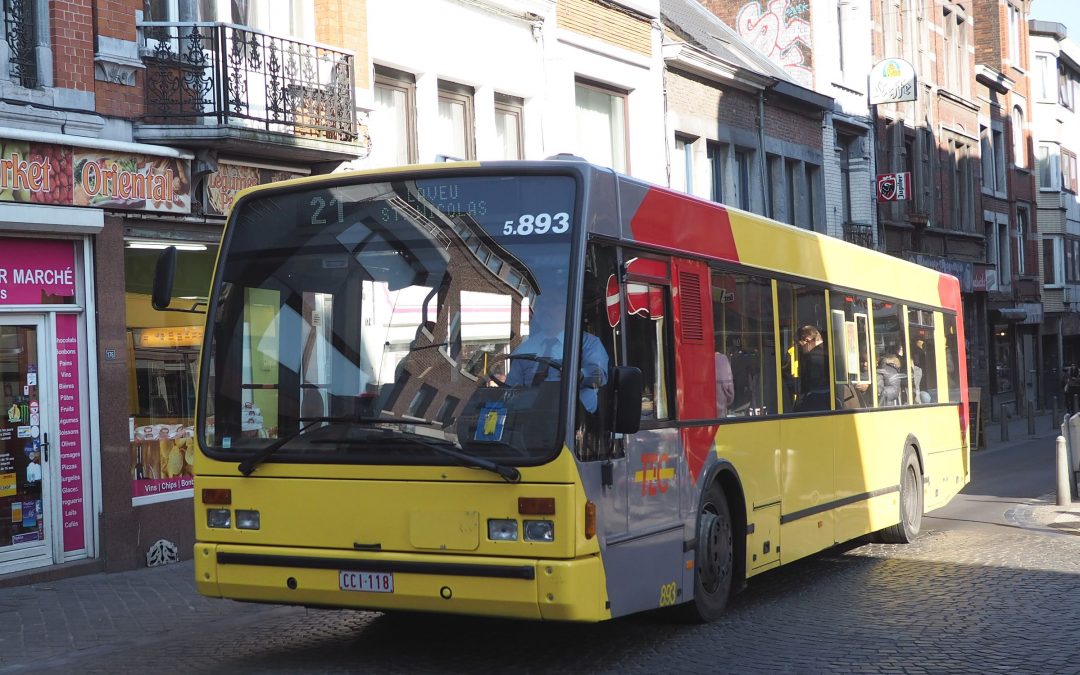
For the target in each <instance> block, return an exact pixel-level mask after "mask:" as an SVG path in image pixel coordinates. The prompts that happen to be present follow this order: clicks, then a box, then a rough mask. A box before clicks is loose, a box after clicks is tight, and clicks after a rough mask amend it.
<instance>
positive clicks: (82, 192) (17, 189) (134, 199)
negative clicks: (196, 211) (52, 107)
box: [0, 139, 191, 214]
mask: <svg viewBox="0 0 1080 675" xmlns="http://www.w3.org/2000/svg"><path fill="white" fill-rule="evenodd" d="M0 201H4V202H22V203H27V204H56V205H61V206H90V207H96V208H108V209H134V210H139V211H157V212H162V213H178V214H186V213H190V212H191V164H190V162H189V161H188V160H186V159H179V158H175V157H156V156H152V155H142V154H136V153H118V152H112V151H107V150H90V149H87V148H74V147H71V146H66V145H53V144H48V143H31V142H27V141H16V140H10V139H0Z"/></svg>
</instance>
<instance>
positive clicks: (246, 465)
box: [236, 417, 354, 476]
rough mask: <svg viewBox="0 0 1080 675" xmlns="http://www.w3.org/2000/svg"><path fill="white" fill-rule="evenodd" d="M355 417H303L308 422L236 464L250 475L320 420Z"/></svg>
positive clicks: (351, 419)
mask: <svg viewBox="0 0 1080 675" xmlns="http://www.w3.org/2000/svg"><path fill="white" fill-rule="evenodd" d="M353 419H354V418H351V417H301V418H300V421H301V422H307V424H305V425H304V426H302V427H300V428H299V429H297V430H296V431H294V432H292V433H291V434H286V435H285V436H282V437H281V438H279V439H277V440H276V441H274V442H273V443H271V444H270V445H268V446H266V447H265V448H263V449H262V450H259V451H258V452H256V453H255V454H254V455H252V456H251V457H248V458H247V459H245V460H244V461H242V462H240V463H239V464H238V465H237V466H236V468H237V469H239V470H240V473H242V474H244V475H245V476H250V475H251V472H253V471H254V470H255V467H257V466H259V465H260V464H262V463H263V462H265V461H266V459H267V458H268V457H269V456H270V455H272V454H274V453H275V452H277V451H278V450H280V449H281V448H282V447H283V446H284V445H285V444H286V443H288V442H289V441H292V440H295V439H297V438H299V437H300V436H302V435H303V434H304V432H305V431H307V430H308V429H310V428H311V427H313V426H315V425H316V424H319V423H320V422H351V421H353Z"/></svg>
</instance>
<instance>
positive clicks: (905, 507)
mask: <svg viewBox="0 0 1080 675" xmlns="http://www.w3.org/2000/svg"><path fill="white" fill-rule="evenodd" d="M922 516H923V480H922V470H920V469H919V460H918V458H917V457H916V456H915V451H914V450H913V449H912V448H910V447H909V448H908V449H907V451H906V452H905V453H904V463H903V469H902V471H901V473H900V522H899V523H897V524H896V525H893V526H891V527H887V528H885V529H884V530H882V531H881V540H882V541H884V542H885V543H886V544H910V543H911V542H912V541H914V540H915V537H917V536H919V530H920V529H922Z"/></svg>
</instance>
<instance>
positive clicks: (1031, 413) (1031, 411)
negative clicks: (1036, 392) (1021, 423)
mask: <svg viewBox="0 0 1080 675" xmlns="http://www.w3.org/2000/svg"><path fill="white" fill-rule="evenodd" d="M1027 412H1028V436H1034V435H1035V404H1034V403H1031V402H1029V403H1028V406H1027Z"/></svg>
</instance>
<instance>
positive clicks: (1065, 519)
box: [973, 411, 1080, 535]
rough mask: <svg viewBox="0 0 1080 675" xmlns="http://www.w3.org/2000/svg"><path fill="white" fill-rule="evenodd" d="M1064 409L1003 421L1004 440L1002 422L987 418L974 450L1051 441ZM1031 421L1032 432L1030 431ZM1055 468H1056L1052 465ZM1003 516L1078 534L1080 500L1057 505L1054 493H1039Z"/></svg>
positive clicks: (1026, 524)
mask: <svg viewBox="0 0 1080 675" xmlns="http://www.w3.org/2000/svg"><path fill="white" fill-rule="evenodd" d="M1064 416H1065V412H1064V411H1059V412H1058V414H1057V415H1055V414H1054V413H1052V412H1040V413H1035V414H1034V415H1033V417H1032V420H1031V422H1029V420H1028V418H1027V416H1018V417H1011V418H1009V419H1007V421H1006V429H1005V430H1004V435H1005V440H1002V425H1001V421H1000V420H997V421H993V422H991V421H989V420H987V421H986V422H985V424H984V428H983V432H984V439H983V440H984V443H983V447H981V448H979V449H977V450H975V451H974V452H973V455H974V456H976V457H977V456H978V454H979V453H984V452H993V451H995V450H1003V449H1006V448H1011V447H1013V446H1016V445H1019V444H1021V443H1028V442H1031V441H1036V440H1037V441H1040V442H1043V443H1047V444H1053V443H1054V442H1055V441H1056V439H1057V437H1058V436H1060V435H1061V422H1062V419H1063V418H1064ZM1032 423H1033V424H1034V431H1035V433H1034V434H1030V433H1029V431H1030V430H1031V426H1032ZM1054 470H1055V471H1056V467H1055V468H1054ZM1006 516H1007V517H1008V518H1009V519H1010V520H1012V521H1013V522H1015V523H1016V524H1017V525H1019V526H1021V527H1025V528H1028V529H1034V530H1043V531H1048V532H1058V533H1061V534H1069V535H1080V501H1073V502H1072V503H1071V504H1068V505H1065V506H1058V504H1057V495H1056V494H1054V493H1050V494H1046V495H1042V496H1041V497H1038V498H1036V499H1032V500H1029V501H1028V503H1026V504H1024V505H1023V506H1020V507H1017V508H1015V509H1012V510H1011V511H1010V512H1008V513H1007V514H1006Z"/></svg>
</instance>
